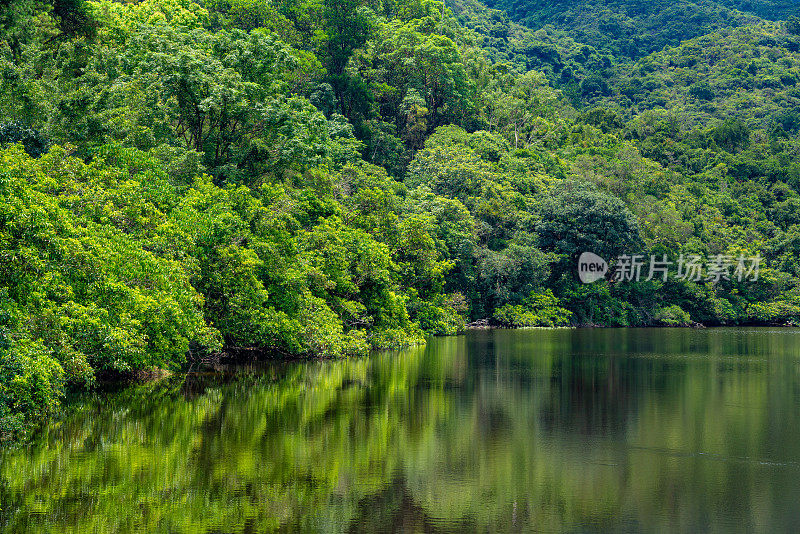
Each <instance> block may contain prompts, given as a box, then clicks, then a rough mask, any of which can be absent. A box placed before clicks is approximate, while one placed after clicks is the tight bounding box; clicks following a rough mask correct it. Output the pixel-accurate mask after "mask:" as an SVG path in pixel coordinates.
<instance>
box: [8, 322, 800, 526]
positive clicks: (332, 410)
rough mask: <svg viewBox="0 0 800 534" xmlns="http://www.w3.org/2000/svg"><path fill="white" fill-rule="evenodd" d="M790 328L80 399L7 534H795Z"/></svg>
mask: <svg viewBox="0 0 800 534" xmlns="http://www.w3.org/2000/svg"><path fill="white" fill-rule="evenodd" d="M799 370H800V331H798V330H767V329H742V330H702V331H697V330H528V331H487V332H475V333H471V334H469V335H468V336H461V337H452V338H443V339H435V340H432V341H431V342H430V343H429V345H428V346H427V347H425V348H419V349H413V350H408V351H403V352H396V353H381V354H376V355H374V356H373V357H371V358H366V359H352V360H342V361H315V362H306V363H299V364H285V363H284V364H276V365H268V366H264V367H251V368H237V369H236V370H235V372H215V373H207V374H193V375H189V376H187V377H176V378H173V379H169V380H166V381H163V382H160V383H155V384H148V385H144V386H139V387H134V388H129V389H126V390H124V391H121V392H118V393H114V394H102V395H101V394H98V395H97V396H96V397H95V398H84V399H83V400H81V401H80V402H78V403H76V404H75V405H74V406H72V407H71V409H70V413H69V416H68V417H66V418H65V419H64V420H63V421H62V422H60V423H58V424H54V425H52V426H51V427H49V428H47V429H45V431H44V432H43V434H42V435H41V437H40V439H39V440H38V441H37V442H36V443H34V444H33V445H31V446H30V447H28V448H26V449H22V450H14V451H6V452H5V453H4V454H3V455H2V456H0V460H2V466H1V467H0V502H2V511H0V528H2V529H3V530H7V531H8V532H28V531H53V532H129V531H137V530H138V531H143V532H267V531H275V530H284V531H361V532H374V531H395V530H401V529H402V530H405V531H412V532H413V531H454V530H464V529H468V530H481V531H509V530H523V531H525V530H531V529H537V530H555V531H561V530H572V531H586V530H608V529H613V530H646V531H664V530H676V529H677V530H684V531H686V530H689V531H698V530H700V531H725V532H727V531H753V530H755V531H796V530H798V528H800V510H798V508H797V505H796V503H797V502H800V425H798V424H797V423H798V407H800V376H799V375H800V372H799Z"/></svg>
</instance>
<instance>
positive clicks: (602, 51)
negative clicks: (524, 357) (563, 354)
mask: <svg viewBox="0 0 800 534" xmlns="http://www.w3.org/2000/svg"><path fill="white" fill-rule="evenodd" d="M487 3H488V4H489V6H488V7H487V6H486V5H483V4H480V3H478V2H476V1H474V0H451V1H449V2H448V3H447V4H446V5H445V4H443V3H441V2H438V1H434V0H386V1H381V0H305V1H292V0H274V1H271V2H270V1H268V0H204V1H200V0H197V1H193V0H144V1H131V0H126V1H113V0H87V1H84V0H49V1H45V0H20V1H15V2H5V3H2V4H0V84H2V92H0V148H1V150H0V191H2V196H0V438H2V439H8V438H12V439H13V438H18V437H23V436H25V435H26V433H28V432H29V431H30V429H31V427H32V425H34V424H35V423H36V422H38V421H41V420H42V419H43V418H45V417H47V416H49V415H50V414H52V413H54V412H55V411H57V410H58V407H59V405H60V402H61V399H62V398H63V396H64V395H65V393H66V392H67V391H69V390H70V389H77V388H85V387H91V386H92V385H93V384H94V383H96V382H97V381H98V380H99V379H102V378H106V377H120V376H121V377H126V376H134V375H136V374H137V373H141V372H144V371H148V370H153V369H171V368H177V367H179V366H181V365H182V364H184V363H185V362H186V361H187V359H188V360H192V361H194V360H199V359H203V358H205V357H207V356H208V355H209V354H214V353H217V352H219V351H220V350H226V351H229V352H235V351H239V350H256V351H259V352H261V353H263V354H267V355H271V356H275V357H297V356H329V357H336V356H345V355H356V354H363V353H365V352H366V351H368V350H370V349H375V348H394V347H402V346H407V345H411V344H418V343H422V342H424V339H425V336H428V335H452V334H456V333H458V332H460V331H462V330H463V329H464V327H465V325H466V324H467V323H469V322H471V321H477V320H486V321H488V322H489V323H490V324H493V325H495V326H501V327H525V326H550V327H553V326H583V325H589V326H592V325H594V326H645V325H661V326H683V325H691V324H695V323H702V324H708V325H732V324H786V323H794V322H797V321H798V320H800V288H799V287H798V276H800V160H798V154H799V153H800V137H798V134H800V106H798V104H800V86H798V81H800V19H798V18H796V17H795V16H794V15H793V13H795V12H796V11H797V7H798V5H797V4H795V3H793V2H789V1H778V0H757V1H754V2H737V1H732V0H731V1H721V2H713V1H710V0H702V1H701V0H697V1H694V2H692V1H689V0H684V1H681V2H643V1H633V0H627V1H622V0H620V1H609V2H597V1H590V0H587V1H584V2H569V3H567V2H538V1H530V2H513V3H512V2H508V1H505V0H497V1H491V2H487ZM494 8H496V9H494ZM585 251H591V252H594V253H596V254H599V255H600V256H602V257H604V258H607V259H611V258H613V257H615V256H618V255H620V254H633V253H638V254H642V255H644V256H645V257H650V256H651V255H658V256H659V257H662V256H665V255H666V256H668V257H670V258H675V257H678V256H679V255H680V254H696V255H700V256H703V257H712V256H718V257H723V256H724V257H730V258H738V257H744V256H747V257H754V256H760V257H761V258H763V262H762V264H761V269H760V273H759V276H758V280H757V281H742V280H737V279H735V278H734V277H727V276H726V277H722V278H720V277H717V278H716V279H708V278H706V277H703V278H702V279H699V280H685V279H684V280H682V279H674V278H672V279H667V280H662V279H659V278H655V279H652V280H650V281H639V282H632V283H616V282H614V281H611V280H602V281H600V282H598V283H595V284H581V283H580V282H579V281H578V278H577V271H576V262H577V258H578V256H579V255H580V254H581V253H582V252H585Z"/></svg>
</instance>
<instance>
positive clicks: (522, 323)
mask: <svg viewBox="0 0 800 534" xmlns="http://www.w3.org/2000/svg"><path fill="white" fill-rule="evenodd" d="M559 304H560V302H559V300H558V299H557V298H556V297H555V295H553V292H552V291H551V290H550V289H548V290H546V291H545V292H543V293H536V292H532V293H531V294H530V295H528V297H527V298H526V299H525V301H524V302H523V303H522V304H520V305H517V306H512V305H511V304H506V305H505V306H503V307H501V308H498V309H497V310H496V311H495V312H494V317H493V319H494V320H495V321H496V322H497V324H499V325H500V326H505V327H515V328H518V327H526V326H549V327H553V326H568V325H569V324H570V317H571V316H572V312H571V311H569V310H566V309H564V308H562V307H560V306H559Z"/></svg>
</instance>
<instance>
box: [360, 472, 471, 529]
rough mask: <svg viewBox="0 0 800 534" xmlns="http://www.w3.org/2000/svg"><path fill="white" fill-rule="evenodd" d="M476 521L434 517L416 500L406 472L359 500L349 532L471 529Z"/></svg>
mask: <svg viewBox="0 0 800 534" xmlns="http://www.w3.org/2000/svg"><path fill="white" fill-rule="evenodd" d="M474 530H475V525H474V523H471V522H469V521H454V522H447V523H443V522H441V521H437V520H436V519H435V518H432V517H431V516H430V515H428V513H427V512H426V511H425V509H424V508H423V507H422V506H420V505H419V504H418V503H417V502H415V501H414V496H413V492H412V491H411V490H409V488H408V486H407V484H406V481H405V479H404V478H403V477H402V475H397V476H395V477H394V478H393V479H392V481H391V482H390V483H389V484H387V485H386V486H385V487H383V488H382V489H381V490H380V491H378V492H377V493H374V494H372V495H368V496H367V497H364V498H363V499H361V500H360V501H359V502H358V505H357V507H356V510H355V514H354V516H353V519H352V520H351V521H350V526H349V528H348V532H350V533H352V534H356V533H361V532H363V533H367V532H370V533H371V532H425V533H436V532H459V531H460V532H471V531H474Z"/></svg>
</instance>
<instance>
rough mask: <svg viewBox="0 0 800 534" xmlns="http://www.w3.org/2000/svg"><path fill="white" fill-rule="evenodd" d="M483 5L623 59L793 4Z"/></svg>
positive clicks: (494, 0)
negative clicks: (561, 31)
mask: <svg viewBox="0 0 800 534" xmlns="http://www.w3.org/2000/svg"><path fill="white" fill-rule="evenodd" d="M486 4H487V5H488V6H489V7H492V8H496V9H501V10H504V11H505V12H506V13H507V14H508V16H509V17H510V18H511V20H513V21H515V22H518V23H520V24H522V25H524V26H527V27H528V28H531V29H539V28H542V27H544V26H547V25H552V26H553V27H555V28H556V29H559V30H563V31H565V32H566V33H567V34H568V35H569V36H570V37H572V38H573V39H575V40H576V41H578V42H581V43H586V44H590V45H593V46H595V47H596V48H598V49H600V50H602V51H604V52H609V53H612V54H613V55H615V56H618V57H624V58H639V57H642V56H645V55H647V54H649V53H651V52H655V51H658V50H661V49H662V48H664V47H665V46H667V45H672V46H674V45H677V44H678V43H680V42H681V41H683V40H686V39H691V38H693V37H698V36H700V35H704V34H707V33H710V32H713V31H716V30H719V29H722V28H727V27H738V26H742V25H745V24H749V23H753V22H755V20H756V15H755V14H759V15H762V16H765V17H774V18H776V19H778V18H786V17H788V16H789V15H791V14H792V13H794V12H795V11H796V10H797V5H798V4H797V3H791V2H786V1H783V2H757V3H752V2H741V1H723V2H719V1H718V2H714V1H710V0H678V1H667V0H655V1H646V2H643V1H640V0H608V1H600V0H587V1H583V2H568V1H565V0H556V1H554V2H549V1H548V2H545V1H543V0H533V1H525V2H522V1H514V0H487V2H486ZM737 9H740V10H742V11H737Z"/></svg>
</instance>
